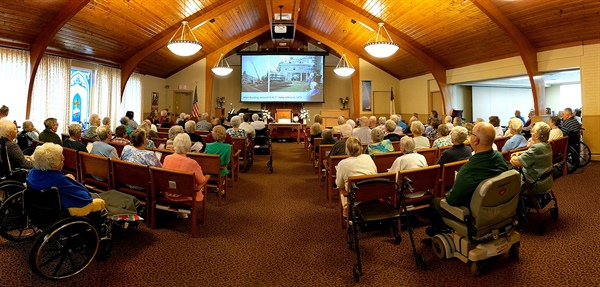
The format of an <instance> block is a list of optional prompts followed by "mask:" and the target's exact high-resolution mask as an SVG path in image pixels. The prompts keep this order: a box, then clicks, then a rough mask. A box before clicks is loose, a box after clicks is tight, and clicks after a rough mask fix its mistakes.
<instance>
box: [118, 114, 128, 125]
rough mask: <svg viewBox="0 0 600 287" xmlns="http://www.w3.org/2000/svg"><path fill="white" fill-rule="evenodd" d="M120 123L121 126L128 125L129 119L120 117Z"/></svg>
mask: <svg viewBox="0 0 600 287" xmlns="http://www.w3.org/2000/svg"><path fill="white" fill-rule="evenodd" d="M120 123H121V124H122V125H127V123H129V118H128V117H125V116H124V117H122V118H121V121H120Z"/></svg>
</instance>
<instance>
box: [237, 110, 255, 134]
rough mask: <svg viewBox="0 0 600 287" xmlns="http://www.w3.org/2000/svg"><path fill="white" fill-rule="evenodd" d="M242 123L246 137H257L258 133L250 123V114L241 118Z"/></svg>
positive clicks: (241, 126) (241, 127)
mask: <svg viewBox="0 0 600 287" xmlns="http://www.w3.org/2000/svg"><path fill="white" fill-rule="evenodd" d="M240 119H241V120H242V123H241V124H240V129H242V130H244V131H246V136H252V138H255V137H256V131H255V130H254V128H253V127H252V125H251V124H250V123H248V121H249V120H250V116H249V115H248V114H243V115H242V116H240Z"/></svg>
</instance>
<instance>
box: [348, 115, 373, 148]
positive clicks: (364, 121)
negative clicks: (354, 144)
mask: <svg viewBox="0 0 600 287" xmlns="http://www.w3.org/2000/svg"><path fill="white" fill-rule="evenodd" d="M359 125H360V127H359V128H357V129H355V130H354V131H353V132H352V137H355V138H358V139H359V140H360V143H361V144H364V145H367V144H370V143H371V129H369V119H368V118H367V117H361V118H360V124H359Z"/></svg>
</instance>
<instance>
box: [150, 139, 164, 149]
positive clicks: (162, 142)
mask: <svg viewBox="0 0 600 287" xmlns="http://www.w3.org/2000/svg"><path fill="white" fill-rule="evenodd" d="M152 141H153V142H154V146H155V147H156V148H160V145H161V144H164V147H163V149H165V148H167V139H159V138H153V139H152Z"/></svg>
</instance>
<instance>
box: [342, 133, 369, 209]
mask: <svg viewBox="0 0 600 287" xmlns="http://www.w3.org/2000/svg"><path fill="white" fill-rule="evenodd" d="M346 154H348V158H345V159H343V160H341V161H340V162H339V163H338V165H337V172H336V175H335V185H336V186H337V188H339V189H345V190H346V191H349V187H348V178H349V177H351V176H358V175H367V174H376V173H377V166H376V165H375V162H374V161H373V159H372V158H371V157H370V156H369V155H367V154H363V153H362V144H361V143H360V140H359V139H357V138H355V137H350V138H348V139H347V140H346ZM340 200H341V202H342V206H343V207H344V214H347V205H348V198H347V197H345V196H341V197H340Z"/></svg>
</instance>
